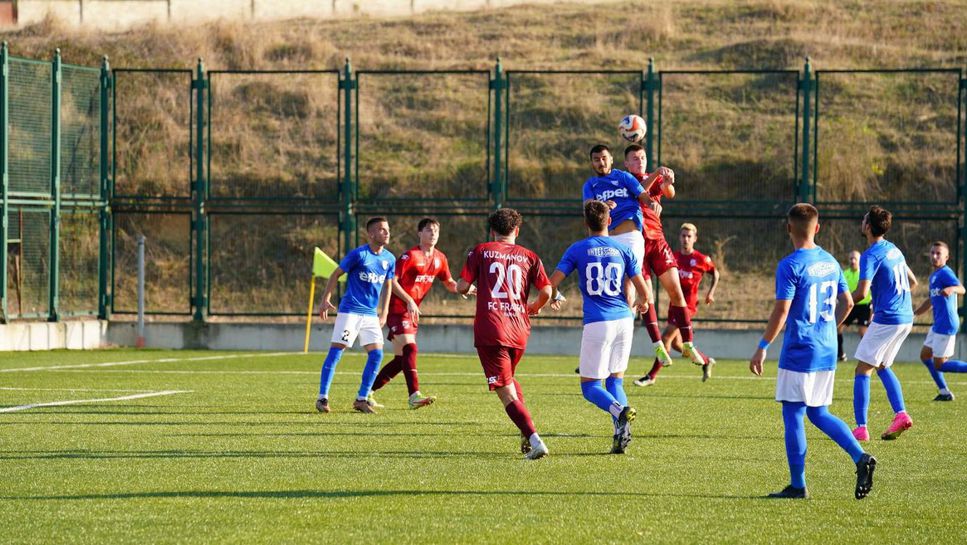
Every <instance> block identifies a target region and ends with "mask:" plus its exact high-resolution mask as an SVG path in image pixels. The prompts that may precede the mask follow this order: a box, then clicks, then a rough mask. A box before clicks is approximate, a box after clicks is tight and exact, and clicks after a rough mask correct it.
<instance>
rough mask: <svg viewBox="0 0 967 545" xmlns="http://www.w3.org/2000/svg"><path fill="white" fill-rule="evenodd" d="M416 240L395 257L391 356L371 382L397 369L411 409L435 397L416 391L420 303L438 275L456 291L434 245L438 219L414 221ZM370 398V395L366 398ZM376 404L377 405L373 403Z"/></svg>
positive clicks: (381, 380) (381, 381) (381, 382)
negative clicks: (402, 378) (412, 245)
mask: <svg viewBox="0 0 967 545" xmlns="http://www.w3.org/2000/svg"><path fill="white" fill-rule="evenodd" d="M416 230H417V236H418V237H419V239H420V243H419V244H418V245H416V246H414V247H412V248H410V249H409V250H407V251H406V252H404V253H403V255H401V256H400V257H399V259H398V260H397V261H396V278H397V280H396V282H394V283H393V296H392V298H391V299H390V302H389V317H388V318H387V320H386V325H387V326H388V327H389V335H388V336H387V338H388V339H389V340H391V341H393V353H394V358H393V359H392V360H391V361H390V362H389V363H387V364H386V365H384V366H383V368H382V369H380V371H379V374H378V375H376V382H375V383H374V384H373V391H374V392H375V391H377V390H379V389H380V388H382V387H383V386H386V385H387V384H389V382H390V381H391V380H393V377H395V376H396V375H398V374H399V373H400V372H402V373H403V377H404V378H405V379H406V389H407V391H409V394H410V397H409V406H410V408H411V409H419V408H420V407H426V406H427V405H430V404H432V403H433V402H434V401H436V397H434V396H424V395H423V394H422V393H420V381H419V378H418V376H417V372H416V355H417V346H416V333H417V329H418V327H419V325H418V324H419V317H420V303H421V302H422V301H423V298H424V297H426V294H427V293H429V291H430V288H432V287H433V281H434V280H437V279H439V280H440V282H443V286H444V287H445V288H446V289H447V291H449V292H450V293H456V292H457V281H456V280H454V279H453V277H452V276H451V275H450V265H449V263H447V256H446V255H445V254H444V253H443V252H441V251H440V250H437V249H436V244H437V242H438V241H439V240H440V222H439V221H437V220H436V219H434V218H423V219H422V220H420V223H419V224H418V225H417V228H416ZM370 400H371V401H373V399H372V398H370ZM376 406H377V407H378V405H376Z"/></svg>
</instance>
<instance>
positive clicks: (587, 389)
mask: <svg viewBox="0 0 967 545" xmlns="http://www.w3.org/2000/svg"><path fill="white" fill-rule="evenodd" d="M581 393H583V394H584V399H587V400H588V401H590V402H591V403H592V404H593V405H594V406H595V407H597V408H599V409H601V410H602V411H604V412H606V413H608V414H610V415H611V416H612V417H613V418H616V417H617V415H618V414H621V409H623V408H624V405H622V404H621V402H619V401H618V400H617V399H615V398H614V396H613V395H611V393H610V392H608V391H607V390H605V389H604V387H602V386H601V381H600V380H590V381H587V382H582V383H581ZM616 412H617V414H616Z"/></svg>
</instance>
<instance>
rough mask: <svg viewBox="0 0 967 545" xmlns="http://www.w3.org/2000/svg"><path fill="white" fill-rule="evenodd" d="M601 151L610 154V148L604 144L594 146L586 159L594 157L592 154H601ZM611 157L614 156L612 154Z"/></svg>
mask: <svg viewBox="0 0 967 545" xmlns="http://www.w3.org/2000/svg"><path fill="white" fill-rule="evenodd" d="M602 151H606V152H608V153H611V148H609V147H608V146H606V145H605V144H595V145H594V147H592V148H591V151H590V152H589V153H588V157H589V158H590V157H594V154H595V153H601V152H602ZM612 155H614V154H612Z"/></svg>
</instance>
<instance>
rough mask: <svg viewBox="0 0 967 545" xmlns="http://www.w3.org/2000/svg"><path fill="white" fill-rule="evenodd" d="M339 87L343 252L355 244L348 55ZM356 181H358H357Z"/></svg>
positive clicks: (351, 69) (350, 71)
mask: <svg viewBox="0 0 967 545" xmlns="http://www.w3.org/2000/svg"><path fill="white" fill-rule="evenodd" d="M340 87H342V89H343V93H344V96H343V100H344V103H343V105H344V110H343V121H344V122H345V123H344V124H343V138H344V139H345V141H346V146H345V147H344V149H343V163H344V164H345V168H344V169H343V179H342V190H341V193H342V203H341V208H340V211H339V213H340V215H341V216H342V217H341V218H340V222H339V229H340V230H342V235H343V253H346V252H348V251H349V249H350V248H352V247H353V246H354V245H355V244H354V241H353V235H355V233H356V216H355V211H354V210H353V203H354V201H355V195H356V192H355V191H353V178H352V164H353V150H352V141H353V122H352V119H353V116H352V114H353V93H352V91H353V89H355V88H356V84H355V82H354V81H353V68H352V65H351V64H350V63H349V57H346V65H345V67H344V68H343V79H342V81H341V82H340ZM357 182H358V181H357Z"/></svg>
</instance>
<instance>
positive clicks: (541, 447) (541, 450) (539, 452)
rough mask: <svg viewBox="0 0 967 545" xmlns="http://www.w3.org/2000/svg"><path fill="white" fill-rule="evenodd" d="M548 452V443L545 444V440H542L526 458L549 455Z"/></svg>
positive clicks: (532, 458) (531, 458)
mask: <svg viewBox="0 0 967 545" xmlns="http://www.w3.org/2000/svg"><path fill="white" fill-rule="evenodd" d="M547 454H548V452H547V445H545V444H544V441H541V442H540V443H537V445H536V446H533V447H532V448H531V451H530V452H528V453H527V454H525V455H524V458H526V459H528V460H537V459H539V458H543V457H545V456H547Z"/></svg>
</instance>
